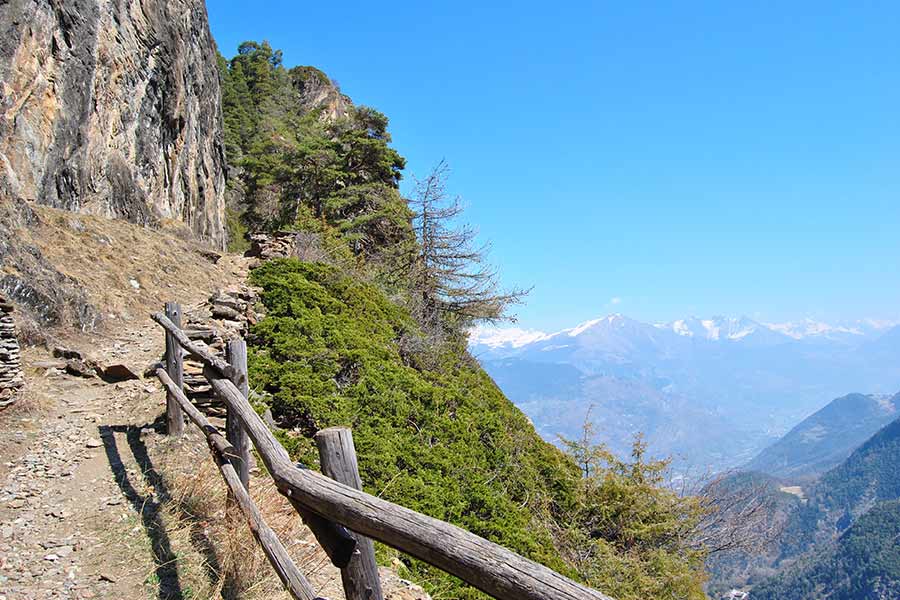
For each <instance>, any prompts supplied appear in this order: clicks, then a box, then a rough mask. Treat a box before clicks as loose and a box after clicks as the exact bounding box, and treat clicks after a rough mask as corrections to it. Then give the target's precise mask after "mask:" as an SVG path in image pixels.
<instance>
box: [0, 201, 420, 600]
mask: <svg viewBox="0 0 900 600" xmlns="http://www.w3.org/2000/svg"><path fill="white" fill-rule="evenodd" d="M39 212H40V216H41V221H42V224H41V229H40V231H38V232H36V233H34V234H33V239H32V240H31V241H32V242H33V243H35V244H36V245H38V246H40V249H41V252H42V253H43V254H44V256H45V257H46V258H48V260H50V261H51V262H52V263H53V264H54V266H55V267H56V268H57V269H58V270H60V271H62V272H64V273H65V274H66V275H68V276H70V277H72V278H74V279H75V280H77V281H78V283H79V284H80V285H81V286H82V287H83V288H84V289H85V290H86V293H87V297H88V301H89V302H90V303H91V304H93V305H94V306H98V307H102V312H103V314H104V316H105V318H104V319H103V320H102V322H101V324H100V326H99V327H98V328H97V330H95V331H93V332H89V333H85V332H74V331H72V329H71V328H68V329H67V328H65V327H60V328H57V329H54V330H47V331H42V332H40V333H41V334H43V335H44V336H45V337H47V338H49V339H50V340H51V342H52V344H63V345H65V346H67V347H69V348H75V349H78V350H80V351H81V352H83V353H85V354H87V355H89V356H92V357H94V358H96V359H99V360H101V361H103V362H106V363H108V364H109V363H121V364H124V365H126V366H128V367H129V368H131V369H132V370H133V371H134V372H136V373H142V372H143V371H144V370H145V368H146V367H147V366H148V365H150V364H152V363H153V362H154V361H156V360H158V359H159V357H160V356H161V354H162V351H163V346H164V342H163V335H162V333H161V330H160V329H159V328H158V327H157V326H156V325H155V324H154V323H152V322H151V321H150V319H149V314H150V313H151V312H153V311H156V310H160V309H161V307H162V305H163V303H164V302H165V301H166V300H178V301H180V302H181V303H182V305H183V306H184V307H185V313H189V312H191V311H196V310H199V308H200V306H201V304H202V303H203V302H204V301H205V299H206V298H208V297H209V296H210V294H212V293H213V292H214V291H215V290H217V289H225V288H229V287H232V286H237V285H239V284H240V283H242V282H244V281H245V279H246V274H247V269H248V262H247V260H246V259H244V258H242V257H237V256H230V255H225V256H222V257H221V259H219V260H218V261H217V262H216V264H213V263H212V262H211V261H210V259H209V258H207V257H204V254H205V250H204V249H203V248H202V247H200V246H197V245H196V244H194V243H193V242H190V241H187V240H185V239H183V238H182V236H180V235H179V234H178V233H177V232H175V233H172V232H169V233H166V232H161V231H158V230H149V229H144V228H141V227H139V226H133V225H129V224H126V223H123V222H118V221H109V220H106V219H102V218H97V217H86V216H83V215H72V214H70V213H64V212H61V211H54V210H52V209H39ZM73 220H77V225H73ZM133 282H134V283H133ZM135 283H136V284H137V285H135ZM52 344H51V345H52ZM55 360H56V359H53V358H52V356H51V355H50V353H49V351H48V350H47V349H44V348H34V347H33V348H28V349H26V350H25V351H24V352H23V364H24V367H25V371H26V385H25V388H24V389H23V391H22V393H21V395H20V397H19V400H18V402H17V403H16V404H14V405H13V406H12V407H11V408H9V409H7V410H6V411H4V412H2V413H0V600H13V599H15V600H31V599H38V598H41V599H43V598H111V599H112V598H116V599H118V598H122V599H125V598H127V599H132V598H134V599H140V598H160V599H166V600H168V599H187V598H192V599H198V598H218V597H223V598H247V599H263V598H266V599H267V600H271V599H280V598H288V595H287V594H286V593H285V592H283V591H282V590H281V589H280V586H279V585H278V581H277V579H276V578H275V576H274V574H273V573H272V572H271V570H270V569H269V567H268V565H267V564H266V562H265V558H264V557H263V555H262V553H261V551H260V550H259V549H258V548H257V547H256V545H255V543H254V542H253V540H252V537H251V535H250V533H249V531H248V529H247V527H246V524H245V523H244V522H243V521H242V520H241V519H240V518H239V517H235V515H233V514H232V513H231V512H229V513H228V514H226V512H225V510H224V507H225V491H224V484H223V483H222V482H221V480H220V477H219V474H218V471H217V470H216V468H215V466H214V464H213V462H212V459H211V458H210V456H209V452H208V450H207V448H206V445H205V443H204V441H203V440H202V437H201V436H200V435H199V433H198V432H196V431H194V430H193V427H192V426H191V425H190V424H188V426H187V431H188V434H187V435H186V436H185V437H183V438H181V439H178V440H175V439H172V438H169V437H167V436H165V435H164V433H163V432H164V427H163V413H164V406H165V395H164V393H163V392H162V390H161V388H160V386H159V384H158V383H157V382H156V381H154V380H150V379H143V378H141V379H137V380H132V381H125V382H120V383H115V384H109V383H104V382H103V381H101V380H100V379H98V378H82V377H76V376H73V375H70V374H67V373H66V372H65V371H64V370H62V369H60V368H58V367H59V366H60V365H59V364H58V361H56V363H54V361H55ZM251 491H252V492H253V494H254V496H255V498H256V499H257V501H258V503H259V505H260V506H261V509H262V510H263V512H264V514H265V515H266V518H267V520H268V521H269V522H270V524H271V525H272V526H273V528H275V529H276V531H278V532H279V535H280V537H281V539H282V540H283V541H284V543H285V544H286V546H288V547H289V550H290V551H291V552H292V554H293V555H294V557H295V560H296V561H297V564H298V566H300V568H301V571H303V572H304V573H306V574H307V576H308V577H309V578H310V580H311V582H312V583H313V585H314V587H316V589H317V590H319V593H320V594H321V595H323V596H324V597H328V598H342V597H343V594H342V593H341V588H340V576H339V573H338V572H337V571H336V570H335V569H334V568H333V567H331V565H330V564H329V563H328V561H327V558H326V557H325V556H324V554H323V553H322V551H321V550H320V549H318V547H317V546H316V545H315V543H314V541H313V539H312V537H311V535H310V534H309V532H308V530H306V529H305V527H303V526H302V524H301V523H300V521H299V519H298V518H297V517H296V514H295V513H293V511H292V510H291V509H290V507H289V506H288V505H287V504H285V502H284V501H283V499H282V498H281V497H280V496H279V495H278V494H277V492H276V491H275V490H274V489H273V487H272V486H271V484H270V483H269V480H268V479H267V478H265V477H263V476H261V475H260V474H259V473H254V476H253V479H252V482H251ZM383 581H384V586H385V588H386V590H385V591H386V594H387V596H388V597H389V598H394V599H397V600H401V599H402V600H412V599H415V598H425V597H426V596H425V595H424V593H423V592H422V591H421V589H419V588H417V587H415V586H412V585H411V584H409V583H408V582H405V581H403V580H401V579H399V578H398V577H397V576H396V575H394V574H393V573H392V572H391V571H390V570H387V569H384V570H383Z"/></svg>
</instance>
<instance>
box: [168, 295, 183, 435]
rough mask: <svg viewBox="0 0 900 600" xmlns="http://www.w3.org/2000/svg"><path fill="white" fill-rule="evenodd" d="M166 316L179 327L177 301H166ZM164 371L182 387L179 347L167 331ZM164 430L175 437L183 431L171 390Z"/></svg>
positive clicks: (181, 358)
mask: <svg viewBox="0 0 900 600" xmlns="http://www.w3.org/2000/svg"><path fill="white" fill-rule="evenodd" d="M166 317H167V319H168V320H169V321H170V322H171V323H172V324H173V325H174V326H175V327H176V328H180V327H181V306H179V304H178V303H177V302H166ZM166 371H167V372H168V375H169V377H170V378H171V379H172V382H173V383H174V384H175V386H177V389H178V390H182V389H184V363H183V357H182V355H181V348H180V347H179V346H178V343H177V342H176V340H175V337H174V336H173V334H172V333H170V332H169V331H166ZM166 432H167V433H168V434H169V435H173V436H176V437H177V436H180V435H181V434H182V433H184V415H183V414H182V411H181V406H180V405H179V404H178V402H177V401H176V399H175V397H174V395H173V394H172V393H171V392H170V393H168V394H166Z"/></svg>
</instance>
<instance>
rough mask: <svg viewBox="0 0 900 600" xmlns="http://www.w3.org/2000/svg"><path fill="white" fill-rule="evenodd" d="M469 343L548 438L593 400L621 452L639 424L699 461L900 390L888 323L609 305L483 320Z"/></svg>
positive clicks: (898, 343)
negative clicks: (670, 317)
mask: <svg viewBox="0 0 900 600" xmlns="http://www.w3.org/2000/svg"><path fill="white" fill-rule="evenodd" d="M470 349H471V351H472V353H473V355H474V356H475V357H476V358H478V359H479V360H480V361H481V363H482V364H483V365H484V367H485V369H486V370H487V371H488V373H489V374H490V375H491V376H492V377H493V378H494V380H495V381H496V382H497V384H498V385H499V386H500V388H501V389H502V390H503V391H504V392H505V393H506V394H507V396H508V397H510V398H511V399H512V400H513V401H514V402H515V403H516V404H517V405H519V407H520V408H522V409H523V410H524V411H525V413H526V414H528V415H529V417H530V418H531V419H532V420H533V422H534V424H535V426H536V427H537V429H538V431H539V432H541V434H542V435H543V436H544V437H545V438H547V439H550V440H554V439H556V437H557V436H558V435H563V436H567V437H573V436H574V435H576V434H577V432H578V431H579V428H580V426H581V424H582V423H583V421H584V419H585V418H586V417H587V414H588V411H589V410H590V418H591V419H592V420H593V421H594V422H595V424H596V425H597V430H598V432H599V437H600V439H599V440H598V441H604V442H606V443H607V444H608V445H609V446H610V447H611V448H612V449H613V450H614V451H616V452H619V453H625V452H627V451H628V449H629V447H630V443H631V439H632V437H633V436H634V435H635V434H637V433H643V434H644V435H645V436H646V437H647V439H648V441H649V442H650V447H651V449H652V450H653V451H654V452H655V453H657V454H668V455H673V456H674V457H675V458H676V460H677V461H678V462H679V463H680V464H683V465H684V466H685V467H692V468H695V469H707V468H713V469H720V468H726V467H733V466H737V465H740V464H744V463H746V462H747V461H749V460H751V459H752V458H753V457H754V456H755V455H756V454H757V453H759V451H760V450H762V449H763V448H764V447H766V446H768V445H769V444H771V443H772V442H773V441H775V440H776V439H777V438H778V437H779V436H780V435H782V434H783V433H785V432H786V431H787V430H788V429H790V428H791V427H792V426H794V425H795V424H796V423H798V422H799V421H801V420H802V419H803V418H805V417H807V416H809V415H810V414H811V413H813V412H814V411H816V410H817V409H818V408H820V407H822V406H823V405H824V404H825V403H826V402H827V401H828V400H829V399H831V398H835V397H838V396H843V395H845V394H847V393H848V392H852V391H863V392H866V393H873V394H888V393H892V392H895V391H896V390H897V389H900V326H897V325H896V324H895V323H889V322H877V321H855V322H851V323H840V324H826V323H821V322H816V321H811V320H807V321H802V322H798V323H779V324H772V323H768V324H765V323H760V322H758V321H755V320H753V319H750V318H747V317H739V318H726V317H713V318H710V319H700V318H693V317H692V318H685V319H679V320H675V321H672V322H669V323H656V324H653V323H644V322H640V321H636V320H634V319H630V318H628V317H626V316H624V315H621V314H613V315H608V316H606V317H602V318H598V319H593V320H590V321H587V322H585V323H582V324H580V325H577V326H575V327H571V328H567V329H564V330H562V331H558V332H555V333H546V332H542V331H535V330H526V329H487V328H480V329H476V330H474V331H472V332H471V335H470ZM848 443H849V442H848Z"/></svg>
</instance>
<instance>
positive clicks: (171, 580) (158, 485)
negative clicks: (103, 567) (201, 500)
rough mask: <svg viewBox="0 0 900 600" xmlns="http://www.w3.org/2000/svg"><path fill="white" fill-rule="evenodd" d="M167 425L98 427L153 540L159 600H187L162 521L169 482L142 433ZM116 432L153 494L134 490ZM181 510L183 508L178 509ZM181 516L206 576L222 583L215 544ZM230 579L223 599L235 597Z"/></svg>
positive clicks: (196, 523) (169, 498)
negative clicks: (202, 559)
mask: <svg viewBox="0 0 900 600" xmlns="http://www.w3.org/2000/svg"><path fill="white" fill-rule="evenodd" d="M164 427H165V422H164V420H163V419H162V418H160V419H157V421H156V422H154V423H152V424H148V425H101V426H100V427H99V432H100V438H101V439H102V440H103V448H104V450H105V451H106V458H107V461H108V462H109V466H110V469H111V470H112V472H113V475H114V477H115V480H116V484H117V485H118V486H119V489H120V490H121V491H122V494H123V495H124V496H125V499H126V500H127V501H128V502H129V504H131V507H132V508H133V509H134V511H135V512H136V513H137V514H139V515H140V518H141V523H142V525H143V527H144V532H145V533H146V535H147V538H148V539H149V540H150V544H151V547H152V550H153V561H154V563H155V564H156V579H157V581H158V582H159V590H158V598H159V600H184V599H185V597H186V596H185V595H184V590H183V589H182V585H181V581H180V579H179V574H178V556H177V554H176V553H175V552H174V551H173V549H172V543H171V540H170V538H169V534H168V531H167V530H166V526H165V522H164V520H163V512H164V509H165V507H166V505H167V504H171V503H172V496H171V494H170V492H169V489H168V487H167V485H166V482H165V480H164V478H163V477H162V475H160V473H159V471H157V470H156V468H155V466H154V464H153V461H152V460H151V458H150V454H149V452H148V451H147V446H146V444H145V443H144V441H143V440H142V439H141V430H142V429H143V430H146V429H147V428H154V429H156V430H157V431H161V430H163V429H164ZM116 433H120V434H124V435H125V440H126V443H127V446H128V451H130V453H131V455H132V457H133V458H134V461H135V462H136V463H137V466H138V470H139V472H140V475H139V477H142V478H143V481H144V483H145V484H146V487H148V488H149V489H150V490H151V491H150V492H148V493H147V494H141V493H140V492H138V489H137V487H135V482H132V480H131V479H130V477H129V474H128V468H127V466H126V465H125V463H124V462H123V460H122V453H121V451H120V449H119V446H118V443H117V440H116V436H115V434H116ZM177 508H179V509H180V508H181V507H177ZM181 516H182V517H183V518H185V519H187V520H188V521H189V522H190V539H191V543H192V544H193V546H194V547H195V549H196V550H197V551H198V552H199V553H200V554H202V556H203V558H204V564H205V567H206V575H207V577H208V578H209V580H210V583H212V584H213V585H215V584H217V583H218V582H219V579H220V577H221V569H220V564H219V559H218V556H217V554H216V552H215V549H214V548H213V545H212V542H211V541H210V540H209V538H208V537H207V535H206V533H205V532H204V530H203V527H202V526H201V525H200V523H199V520H198V519H197V517H196V516H194V515H190V514H187V513H185V512H183V511H182V514H181ZM232 587H233V586H232V585H231V583H230V579H226V581H225V585H224V589H223V590H222V596H223V597H224V598H226V599H227V598H232V597H233V594H232V593H231V591H232V590H231V588H232Z"/></svg>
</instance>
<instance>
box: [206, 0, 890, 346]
mask: <svg viewBox="0 0 900 600" xmlns="http://www.w3.org/2000/svg"><path fill="white" fill-rule="evenodd" d="M207 4H208V9H209V13H210V20H211V23H212V30H213V34H214V36H215V37H216V40H217V41H218V43H219V47H220V49H221V50H222V52H223V54H225V55H226V56H231V55H233V54H234V52H235V49H236V47H237V44H238V43H240V42H241V41H242V40H246V39H256V40H261V39H267V40H269V41H270V42H271V44H272V45H273V46H274V47H276V48H281V49H283V50H284V59H285V63H286V64H287V65H289V66H293V65H297V64H310V65H315V66H317V67H319V68H321V69H323V70H324V71H326V72H327V73H328V74H329V75H330V76H331V77H333V78H334V79H336V80H337V81H339V82H340V85H341V87H342V89H343V91H344V92H345V93H347V94H349V95H350V96H351V97H352V98H353V99H354V101H355V102H357V103H362V104H367V105H370V106H373V107H375V108H377V109H379V110H381V111H382V112H384V113H385V114H387V115H388V116H389V117H390V119H391V131H392V132H393V136H394V143H395V146H396V147H397V148H398V149H399V150H400V152H401V153H402V154H403V155H405V156H406V157H407V159H408V164H409V170H410V171H411V172H413V173H420V174H421V173H425V172H426V171H427V170H428V169H429V168H430V167H431V166H432V165H433V164H434V163H436V162H437V161H438V160H440V159H441V158H446V159H447V161H448V162H449V163H450V165H451V167H452V169H453V172H452V178H451V187H452V189H453V191H454V192H456V193H458V194H460V195H461V196H462V197H463V198H464V199H465V201H466V203H467V204H468V205H469V211H468V220H469V221H470V222H471V223H472V224H474V225H476V226H477V227H478V228H479V230H480V232H481V234H482V236H483V237H484V238H485V239H489V240H491V241H492V242H493V246H494V250H493V253H492V258H493V261H494V262H495V263H496V264H497V265H498V266H499V268H500V269H501V271H502V274H503V281H504V283H506V284H507V285H510V286H512V285H518V286H531V285H533V286H534V291H533V292H532V294H531V296H530V297H529V299H528V303H527V305H526V306H524V307H522V308H520V309H519V311H518V314H519V317H520V325H521V326H527V327H537V328H545V329H553V328H558V327H562V326H567V325H571V324H573V323H575V322H578V321H581V320H585V319H588V318H591V317H594V316H598V315H601V314H605V313H607V312H610V311H618V312H623V313H625V314H628V315H630V316H633V317H635V318H640V319H645V320H664V319H670V318H676V317H680V316H685V315H688V314H695V315H698V316H708V315H712V314H729V315H730V314H746V315H749V316H755V317H758V318H763V319H769V320H780V319H793V318H800V317H804V316H808V315H809V316H815V317H819V318H826V319H839V318H858V317H879V318H900V34H898V32H900V3H898V2H895V1H890V2H843V1H842V2H821V1H816V2H811V1H810V2H784V3H775V2H740V3H738V2H721V1H714V2H713V1H709V2H652V3H651V2H590V3H587V2H585V3H576V2H557V3H545V2H541V3H536V2H529V1H524V2H518V3H511V2H510V3H503V4H502V5H500V3H496V4H497V5H495V6H490V7H488V6H485V5H484V4H485V3H482V2H468V1H466V2H453V3H449V2H443V3H440V4H437V3H429V2H406V1H397V2H393V3H371V2H366V3H362V2H355V1H345V2H339V3H331V2H315V3H313V2H296V1H276V2H261V3H253V4H251V3H247V2H237V1H234V0H209V1H208V3H207ZM612 298H619V299H621V300H620V302H618V303H615V304H614V303H611V299H612Z"/></svg>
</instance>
